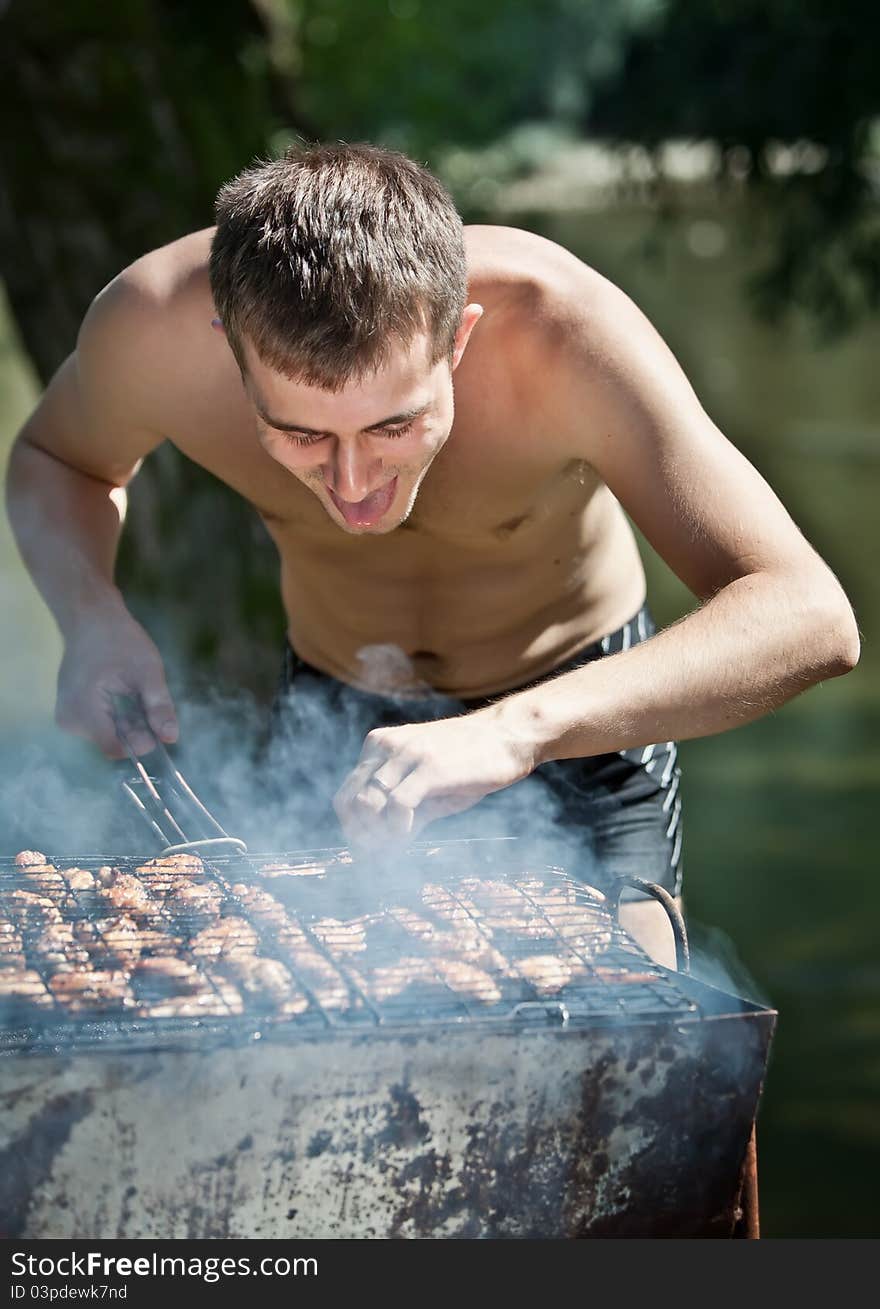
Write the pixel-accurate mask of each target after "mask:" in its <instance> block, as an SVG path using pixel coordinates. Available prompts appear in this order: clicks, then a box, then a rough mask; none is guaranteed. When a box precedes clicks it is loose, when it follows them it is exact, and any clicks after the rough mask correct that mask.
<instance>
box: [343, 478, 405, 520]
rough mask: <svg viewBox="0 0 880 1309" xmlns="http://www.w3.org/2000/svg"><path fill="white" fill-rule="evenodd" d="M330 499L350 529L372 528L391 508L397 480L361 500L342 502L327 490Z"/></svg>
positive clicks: (392, 480) (387, 483)
mask: <svg viewBox="0 0 880 1309" xmlns="http://www.w3.org/2000/svg"><path fill="white" fill-rule="evenodd" d="M327 490H328V493H329V495H330V499H331V500H332V501H333V503H334V504H335V506H336V508H337V509H338V510H339V512H340V514H341V515H342V517H343V518H344V519H345V521H346V522H347V523H348V524H349V526H351V527H373V526H375V524H376V523H378V522H379V521H380V520H381V519H382V518H384V517H385V515H386V514H387V513H388V510H389V509H390V508H391V504H392V501H393V500H394V496H395V495H396V493H397V478H396V477H392V479H391V481H390V482H386V483H385V485H384V486H380V487H379V489H378V491H371V492H370V494H369V495H367V496H364V498H363V500H354V501H353V500H342V499H340V497H339V496H338V495H336V493H335V492H334V491H331V490H330V488H329V487H328V488H327Z"/></svg>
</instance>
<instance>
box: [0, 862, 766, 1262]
mask: <svg viewBox="0 0 880 1309" xmlns="http://www.w3.org/2000/svg"><path fill="white" fill-rule="evenodd" d="M71 864H75V865H76V867H77V868H78V869H79V870H80V872H79V875H78V876H73V875H72V873H71V871H70V865H71ZM107 866H111V867H107ZM104 867H107V871H102V869H103V868H104ZM194 868H197V865H192V866H191V867H188V868H186V869H183V868H181V867H179V866H177V867H175V866H173V865H170V864H169V863H167V862H163V861H162V860H155V861H150V862H145V861H143V860H131V859H125V860H119V859H116V860H112V861H111V860H109V859H101V860H82V859H80V860H76V861H73V860H71V861H68V860H61V859H54V860H52V861H50V863H49V864H47V865H45V866H44V867H43V868H42V870H41V868H40V866H38V865H37V866H35V867H33V868H21V867H17V866H15V865H13V864H12V862H11V861H2V862H0V928H2V926H3V924H4V923H7V924H10V925H11V926H10V927H9V928H8V929H7V931H6V938H5V939H6V940H7V943H11V945H10V948H9V949H8V950H7V954H6V964H7V967H6V968H4V957H3V956H2V955H0V1107H2V1117H0V1235H4V1236H7V1237H11V1236H22V1237H72V1236H89V1237H102V1236H104V1237H105V1236H119V1237H143V1238H146V1237H206V1236H217V1237H221V1236H222V1237H252V1236H272V1237H281V1236H298V1237H306V1236H310V1237H326V1236H350V1237H368V1236H370V1237H382V1236H404V1237H426V1236H439V1237H460V1236H470V1237H484V1236H488V1237H498V1236H500V1237H515V1236H531V1237H535V1236H544V1237H546V1236H553V1237H556V1236H558V1237H563V1236H604V1235H621V1236H657V1235H678V1236H697V1235H708V1236H724V1235H730V1234H731V1233H732V1230H733V1228H734V1226H735V1222H736V1211H737V1202H738V1194H739V1185H740V1180H741V1172H742V1166H743V1161H744V1157H745V1153H746V1146H747V1143H748V1137H749V1132H750V1129H751V1125H752V1121H753V1119H754V1114H755V1110H756V1106H757V1101H758V1097H759V1093H760V1087H761V1082H762V1078H763V1073H764V1068H765V1064H766V1058H767V1053H768V1047H769V1042H770V1038H771V1034H772V1029H773V1022H774V1017H775V1016H774V1015H773V1014H772V1013H771V1012H770V1011H768V1010H763V1009H760V1008H758V1007H757V1006H753V1005H751V1004H749V1003H747V1002H745V1001H741V1000H738V999H736V998H734V997H730V996H726V995H724V994H722V993H721V992H718V991H715V990H714V989H712V988H710V987H706V986H703V985H701V984H699V983H697V982H695V981H693V980H692V979H690V978H687V977H684V976H681V975H679V974H677V973H674V972H670V971H668V970H666V969H663V968H661V967H659V966H658V965H656V964H654V963H653V962H651V961H650V960H649V959H648V958H647V956H646V955H644V953H643V952H642V951H641V950H640V949H639V947H638V946H637V945H636V944H635V943H634V942H633V941H632V940H631V938H629V937H628V935H627V934H626V932H624V931H623V929H622V928H621V927H620V926H619V924H618V923H617V921H616V919H615V917H614V915H613V914H612V913H611V912H610V909H609V906H608V904H607V902H606V901H605V899H604V897H603V896H601V895H600V894H599V893H598V892H595V891H593V890H591V889H590V888H588V887H585V886H584V885H582V884H581V883H578V882H576V881H575V880H574V879H572V878H571V877H569V876H568V875H566V874H565V873H563V872H561V871H560V870H558V869H551V868H539V869H537V870H536V869H534V868H528V869H525V868H522V867H518V866H517V864H516V860H515V857H514V851H513V850H511V849H505V848H503V846H502V848H500V849H497V848H496V849H493V850H492V851H491V852H489V851H487V850H486V848H479V843H475V844H474V846H467V845H460V844H459V843H451V845H450V846H447V847H443V846H437V847H431V848H422V849H421V850H419V851H415V852H411V854H410V856H409V858H408V861H407V867H406V871H405V875H403V874H402V873H401V872H398V873H397V874H396V875H393V874H391V873H390V872H388V871H383V870H381V869H372V870H369V871H367V870H364V869H361V868H359V867H358V866H357V865H356V864H353V863H351V861H350V860H349V859H348V858H347V856H346V855H344V854H343V853H341V852H336V853H333V854H330V855H328V854H326V853H324V854H322V855H319V856H317V857H316V855H315V854H314V853H309V852H305V853H302V854H297V855H286V856H263V857H259V858H257V857H253V856H247V857H246V856H243V855H242V856H237V857H235V858H228V859H215V860H213V861H211V863H208V864H205V865H204V870H203V871H202V872H198V871H196V872H194V871H193V869H194ZM90 877H91V879H92V884H91V885H90V884H89V878H90ZM125 877H127V878H129V879H130V883H129V882H125V881H124V880H120V878H125ZM56 878H57V879H59V881H54V880H53V879H56ZM41 879H42V880H41ZM102 879H103V880H102ZM74 883H76V884H77V885H76V886H74ZM135 883H136V884H137V885H138V886H140V887H142V888H144V889H145V892H146V896H145V898H144V900H143V901H142V902H141V901H138V900H137V895H139V894H140V893H139V892H138V893H137V895H135V900H134V901H133V902H132V903H135V902H137V903H139V904H140V907H139V908H138V909H134V908H133V909H131V910H130V912H128V913H127V914H124V915H122V916H127V917H130V918H132V919H134V920H136V925H137V928H138V932H139V934H140V936H139V940H140V944H139V946H135V947H134V948H135V949H136V950H137V951H138V953H137V957H134V956H132V954H131V953H130V952H131V949H132V946H131V942H130V940H129V939H128V938H127V937H126V938H125V939H123V937H122V936H121V935H120V934H121V932H122V929H121V926H120V922H119V918H120V911H119V907H118V905H115V904H111V903H110V901H109V897H110V895H111V894H116V898H117V899H119V898H120V895H121V897H122V900H123V901H124V899H125V894H129V895H132V894H134V892H135V891H136V886H135V885H134V884H135ZM193 886H196V887H198V888H200V889H199V890H198V891H193V890H192V889H191V888H192V887H193ZM114 887H115V888H116V892H114V891H113V888H114ZM120 888H121V891H120ZM206 888H207V889H206ZM117 893H118V894H117ZM29 895H30V896H34V895H42V896H43V898H49V899H52V900H53V903H54V905H55V906H56V912H57V914H58V915H59V916H60V924H59V923H58V921H54V922H53V924H52V925H53V926H55V927H57V928H59V931H58V932H56V933H55V935H54V936H52V935H51V934H49V935H47V933H46V931H45V922H46V919H45V914H46V912H47V911H45V910H44V911H43V914H44V916H43V918H42V919H41V918H40V916H39V913H38V911H37V909H36V908H35V907H34V905H33V904H32V902H31V901H30V900H28V899H26V898H24V897H27V896H29ZM111 909H112V912H110V910H111ZM28 915H30V917H29V916H28ZM49 917H50V918H52V917H53V916H52V915H49ZM218 928H219V929H220V932H219V934H218V931H217V929H218ZM68 929H69V930H68ZM212 933H213V935H212ZM245 937H247V949H248V959H250V960H251V961H252V962H251V963H250V964H248V965H247V967H245V965H243V964H242V963H241V958H240V956H241V953H242V951H243V948H244V947H243V941H244V938H245ZM3 939H4V938H3V936H2V935H0V949H2V948H3ZM71 942H72V943H73V944H72V945H71V944H70V943H71ZM65 943H67V946H66V947H65ZM65 948H67V949H68V950H69V951H71V952H72V953H71V954H70V959H74V958H77V957H79V956H77V955H76V949H77V948H82V949H85V950H86V953H87V954H88V953H90V954H91V958H92V965H91V966H92V967H93V968H94V963H95V961H96V960H97V962H98V964H100V965H103V967H99V968H98V970H97V971H98V973H100V974H101V975H102V976H104V977H111V978H112V980H111V981H108V982H106V985H105V986H104V987H103V990H102V988H101V987H100V986H98V985H97V984H95V985H93V986H91V988H82V987H80V988H79V989H75V990H73V991H71V990H70V989H69V987H70V979H69V974H70V972H71V971H75V969H72V967H71V965H70V963H69V961H68V962H67V963H65V957H64V950H65ZM14 950H17V951H18V957H19V959H20V958H21V956H22V955H23V956H24V963H25V965H26V973H27V984H26V986H23V985H22V983H21V981H20V980H19V982H18V984H17V986H16V985H12V986H10V985H9V984H7V986H6V988H5V990H4V989H3V975H4V971H5V973H6V978H7V983H8V982H9V979H10V977H11V976H12V974H11V972H10V971H9V967H8V964H9V960H10V958H12V957H13V952H14ZM126 951H128V952H129V953H128V954H126ZM172 957H173V958H174V959H176V960H177V961H178V964H179V965H180V966H181V977H182V979H183V980H182V981H180V983H179V984H180V986H181V987H183V989H182V990H178V992H177V993H175V991H174V985H169V982H168V978H167V977H163V979H162V985H158V984H157V976H156V969H154V968H152V967H151V961H152V962H153V963H155V962H156V961H157V960H158V961H160V964H161V961H162V960H165V961H167V960H168V959H169V958H172ZM255 959H256V960H261V961H268V962H262V963H259V964H254V963H253V960H255ZM108 961H109V962H108ZM159 967H160V965H159V964H157V968H159ZM267 970H268V971H267ZM160 971H161V969H160ZM94 975H95V974H94V973H93V976H94ZM22 976H24V974H23V973H22V971H21V969H20V967H19V971H18V977H19V979H21V977H22ZM59 978H60V980H59ZM184 982H185V986H184ZM163 986H164V990H163Z"/></svg>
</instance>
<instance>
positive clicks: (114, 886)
mask: <svg viewBox="0 0 880 1309" xmlns="http://www.w3.org/2000/svg"><path fill="white" fill-rule="evenodd" d="M110 871H111V873H112V876H110V877H107V878H106V879H104V880H103V884H102V886H101V888H100V890H99V892H98V894H99V895H100V896H101V897H102V899H103V900H104V901H105V902H106V903H107V905H108V906H109V907H110V908H111V909H120V910H122V912H123V913H133V914H135V915H138V914H151V913H152V914H155V913H157V912H158V910H159V908H160V905H159V902H158V901H157V900H156V899H155V898H154V897H153V896H152V895H150V892H149V891H148V890H147V888H146V887H145V886H144V884H143V882H142V881H141V880H140V879H139V878H137V877H134V876H132V874H131V873H120V872H117V871H116V870H115V869H111V870H110Z"/></svg>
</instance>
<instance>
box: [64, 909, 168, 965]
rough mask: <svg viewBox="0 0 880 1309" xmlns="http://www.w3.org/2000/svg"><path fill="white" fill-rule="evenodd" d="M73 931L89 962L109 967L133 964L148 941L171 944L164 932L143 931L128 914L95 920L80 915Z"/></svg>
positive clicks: (155, 943) (156, 943) (154, 944)
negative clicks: (80, 917) (85, 951)
mask: <svg viewBox="0 0 880 1309" xmlns="http://www.w3.org/2000/svg"><path fill="white" fill-rule="evenodd" d="M74 933H75V935H76V939H77V941H78V942H79V943H80V945H82V946H83V947H84V948H85V949H86V950H87V951H88V956H89V959H90V960H91V962H92V964H97V965H98V967H99V968H109V969H111V970H112V969H118V968H123V969H131V968H134V966H135V965H136V964H137V962H138V960H139V959H140V957H141V954H142V953H143V951H144V950H145V949H147V947H148V945H150V944H152V945H153V946H157V945H160V944H164V945H165V946H166V948H168V949H170V948H171V940H170V938H169V937H168V936H167V935H166V934H165V933H150V932H145V931H144V930H143V928H141V927H139V926H138V925H137V923H136V922H135V921H134V919H133V918H131V917H130V916H129V915H128V914H112V915H110V916H109V917H107V918H98V919H95V920H94V921H93V920H90V919H80V921H79V922H78V923H77V924H76V925H75V927H74ZM151 937H152V940H150V938H151Z"/></svg>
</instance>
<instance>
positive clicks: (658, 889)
mask: <svg viewBox="0 0 880 1309" xmlns="http://www.w3.org/2000/svg"><path fill="white" fill-rule="evenodd" d="M627 886H631V887H633V889H634V890H636V891H641V892H642V893H643V894H644V895H650V896H652V897H653V898H654V899H655V900H659V901H660V903H661V904H662V906H663V908H664V909H665V910H666V916H667V918H668V919H669V926H670V927H671V928H672V935H673V937H674V938H675V966H676V968H677V969H678V971H679V972H680V973H689V972H690V970H691V952H690V947H689V946H688V937H687V928H686V927H685V925H684V918H683V917H682V915H681V910H680V909H679V907H678V905H677V904H676V903H675V900H674V899H673V897H672V896H671V895H670V894H669V892H668V891H667V890H666V888H665V887H663V886H658V885H657V883H656V882H646V881H645V879H644V878H643V877H616V878H615V879H614V881H613V883H612V884H611V888H610V890H609V891H608V893H607V899H608V907H609V909H610V910H611V912H612V914H613V915H614V917H615V919H617V918H619V914H620V897H621V896H622V895H623V892H624V888H625V887H627Z"/></svg>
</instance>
